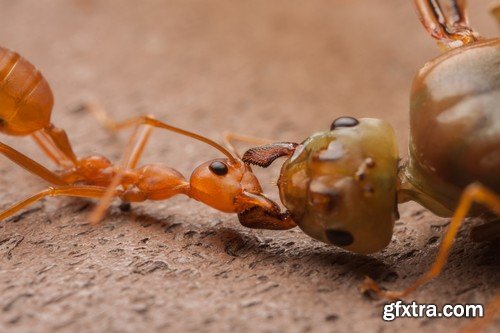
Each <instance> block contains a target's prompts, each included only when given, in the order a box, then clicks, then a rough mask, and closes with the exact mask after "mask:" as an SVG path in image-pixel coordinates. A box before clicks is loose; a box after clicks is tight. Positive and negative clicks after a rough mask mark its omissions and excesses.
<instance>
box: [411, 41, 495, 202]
mask: <svg viewBox="0 0 500 333" xmlns="http://www.w3.org/2000/svg"><path fill="white" fill-rule="evenodd" d="M499 100H500V40H499V39H495V40H485V41H480V42H476V43H472V44H470V45H466V46H462V47H459V48H456V49H454V50H452V51H449V52H446V53H444V54H443V55H441V56H440V57H438V58H436V59H435V60H433V61H430V62H429V63H427V64H426V65H425V66H424V68H423V69H422V70H421V71H420V72H419V74H418V75H417V76H416V78H415V80H414V82H413V88H412V93H411V107H410V108H411V112H410V122H411V144H410V156H411V161H410V168H411V173H412V175H413V177H417V178H418V179H417V182H418V183H419V184H420V187H421V190H424V191H425V192H427V193H432V194H433V196H435V197H440V198H442V201H443V202H445V201H446V200H445V198H447V197H456V195H455V193H453V192H454V191H457V192H458V194H459V193H460V192H459V191H460V190H461V189H462V188H464V187H465V186H467V185H468V184H470V183H472V182H474V181H479V182H481V183H483V184H488V186H489V187H490V188H491V189H492V190H495V191H500V172H498V171H499V170H500V131H499V129H498V124H499V121H500V110H499V109H498V108H499V105H498V101H499ZM450 204H451V205H454V204H455V202H454V200H453V201H450ZM449 208H450V209H452V208H453V207H451V206H450V207H449Z"/></svg>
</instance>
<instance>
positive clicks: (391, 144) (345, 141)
mask: <svg viewBox="0 0 500 333" xmlns="http://www.w3.org/2000/svg"><path fill="white" fill-rule="evenodd" d="M397 168H398V153H397V145H396V139H395V136H394V131H393V129H392V127H391V126H390V125H389V124H388V123H386V122H384V121H382V120H378V119H371V118H363V119H359V120H356V119H354V118H349V117H343V118H339V119H337V120H336V121H335V122H334V123H333V124H332V129H331V130H330V131H326V132H320V133H316V134H313V135H312V136H310V137H309V138H308V139H307V140H305V141H304V142H303V143H302V144H301V145H299V146H298V147H297V148H296V150H295V152H294V154H293V155H292V156H291V157H290V158H289V159H288V160H287V161H286V162H285V163H284V165H283V167H282V169H281V176H280V179H279V182H278V186H279V190H280V197H281V201H282V202H283V204H284V205H285V206H286V208H287V209H288V210H289V211H290V212H291V214H292V217H293V219H294V220H295V222H296V223H297V224H298V225H299V227H300V228H301V229H302V230H303V231H304V232H305V233H306V234H308V235H309V236H311V237H313V238H315V239H318V240H320V241H323V242H325V243H328V244H333V245H336V246H339V247H342V248H344V249H346V250H349V251H353V252H357V253H372V252H376V251H379V250H381V249H383V248H384V247H385V246H386V245H387V244H388V243H389V242H390V240H391V237H392V232H393V226H394V221H395V220H396V219H397V215H398V213H397V200H396V184H397V171H398V170H397Z"/></svg>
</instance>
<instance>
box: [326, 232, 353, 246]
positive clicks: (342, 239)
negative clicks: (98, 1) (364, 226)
mask: <svg viewBox="0 0 500 333" xmlns="http://www.w3.org/2000/svg"><path fill="white" fill-rule="evenodd" d="M326 238H328V240H329V241H330V242H331V243H332V244H333V245H336V246H347V245H351V244H352V242H354V237H352V235H351V233H349V232H347V231H342V230H335V229H328V230H327V231H326Z"/></svg>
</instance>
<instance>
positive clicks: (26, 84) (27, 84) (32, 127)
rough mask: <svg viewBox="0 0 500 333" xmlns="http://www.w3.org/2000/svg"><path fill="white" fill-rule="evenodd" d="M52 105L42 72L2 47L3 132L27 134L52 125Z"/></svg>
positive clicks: (0, 94) (0, 116)
mask: <svg viewBox="0 0 500 333" xmlns="http://www.w3.org/2000/svg"><path fill="white" fill-rule="evenodd" d="M53 104H54V98H53V95H52V91H51V89H50V86H49V84H48V82H47V81H46V80H45V78H44V77H43V76H42V74H41V73H40V71H38V70H37V69H36V67H35V66H33V64H31V63H30V62H29V61H28V60H26V59H25V58H23V57H22V56H20V55H19V54H18V53H16V52H13V51H10V50H9V49H6V48H3V47H0V132H3V133H5V134H9V135H27V134H31V133H33V132H35V131H37V130H39V129H42V128H45V127H47V126H49V124H50V115H51V112H52V106H53Z"/></svg>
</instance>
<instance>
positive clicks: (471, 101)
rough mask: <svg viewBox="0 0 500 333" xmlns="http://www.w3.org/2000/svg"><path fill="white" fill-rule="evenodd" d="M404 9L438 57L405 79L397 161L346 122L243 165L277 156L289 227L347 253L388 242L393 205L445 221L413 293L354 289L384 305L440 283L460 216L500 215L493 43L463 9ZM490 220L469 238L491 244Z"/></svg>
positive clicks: (389, 132)
mask: <svg viewBox="0 0 500 333" xmlns="http://www.w3.org/2000/svg"><path fill="white" fill-rule="evenodd" d="M414 2H415V5H416V7H417V11H418V13H419V16H420V19H421V21H422V23H423V24H424V26H425V28H426V29H427V31H428V32H429V34H430V35H431V36H432V37H434V38H436V39H437V40H438V42H439V45H440V47H441V48H442V49H443V50H444V53H443V54H441V55H440V56H439V57H437V58H436V59H433V60H431V61H429V62H428V63H427V64H425V65H424V67H423V68H422V69H420V71H419V72H418V74H417V75H416V76H415V78H414V81H413V87H412V90H411V98H410V125H411V131H410V146H409V158H408V159H407V160H400V159H399V158H398V152H397V145H396V139H395V135H394V131H393V129H392V128H391V126H390V125H389V124H388V123H387V122H385V121H382V120H378V119H369V118H364V119H354V118H351V117H341V118H338V119H337V120H335V121H334V122H333V123H332V125H331V128H330V129H329V130H328V131H325V132H319V133H316V134H313V135H312V136H310V137H309V138H307V139H306V140H305V141H304V142H302V143H301V144H297V143H290V142H281V143H274V144H268V145H264V146H259V147H255V148H252V149H250V150H248V151H247V152H246V153H245V154H244V156H243V160H244V161H245V162H246V163H249V164H254V165H258V166H261V167H267V166H269V165H270V164H271V163H272V162H273V161H274V160H275V159H277V158H279V157H282V156H286V157H287V159H286V161H285V162H284V164H283V166H282V168H281V174H280V177H279V180H278V187H279V193H280V198H281V201H282V203H283V205H284V206H285V207H286V208H287V210H288V212H289V214H290V216H291V218H292V219H293V220H294V221H295V222H296V223H297V225H298V226H299V227H300V228H301V229H302V230H303V231H304V232H305V233H306V234H308V235H309V236H311V237H313V238H315V239H318V240H320V241H323V242H325V243H328V244H332V245H335V246H339V247H341V248H344V249H346V250H349V251H353V252H356V253H362V254H367V253H373V252H377V251H380V250H382V249H383V248H384V247H385V246H386V245H387V244H388V243H389V242H390V240H391V237H392V233H393V226H394V222H395V221H396V220H397V219H398V209H397V205H398V204H399V203H403V202H407V201H410V200H413V201H416V202H418V203H420V204H421V205H423V206H425V207H426V208H428V209H429V210H431V211H432V212H433V213H435V214H437V215H439V216H453V218H452V221H451V224H450V226H449V228H448V231H447V233H446V235H445V236H444V239H443V242H442V245H441V248H440V252H439V254H438V257H437V259H436V261H435V263H434V264H433V266H432V267H431V269H430V270H429V271H428V272H427V273H426V274H425V275H424V276H422V277H421V278H420V279H419V280H418V281H416V282H415V283H414V284H413V285H411V286H410V287H408V288H407V289H405V290H404V291H401V292H390V291H382V290H381V289H380V288H379V287H378V286H377V285H376V284H375V283H374V282H373V281H372V280H371V279H367V280H366V281H365V282H364V285H363V287H364V288H365V289H371V290H373V291H375V292H377V293H378V294H380V295H382V296H385V297H390V298H396V297H402V296H405V295H407V294H409V293H410V292H412V291H413V290H415V289H416V288H418V287H419V286H420V285H422V284H424V283H425V282H427V281H428V280H430V279H431V278H433V277H434V276H436V275H438V274H439V273H440V271H441V270H442V267H443V266H444V264H445V263H446V260H447V257H448V254H449V251H450V248H451V245H452V243H453V240H454V238H455V236H456V234H457V231H458V229H459V227H460V226H461V224H462V222H463V220H464V218H465V217H466V216H479V215H481V216H484V213H485V212H486V211H491V212H493V213H494V214H497V215H498V214H500V197H499V196H498V193H499V192H500V39H483V38H481V37H479V35H478V34H477V33H476V32H475V31H474V30H473V29H472V28H471V27H470V26H469V24H468V19H467V15H466V4H465V1H449V3H450V6H449V8H448V10H444V7H443V6H442V5H441V4H440V2H439V1H431V0H414ZM473 203H479V204H480V205H477V206H476V205H474V206H473ZM256 210H257V208H256V209H253V210H250V211H248V212H244V213H240V214H239V218H240V220H242V221H246V223H247V224H248V223H249V222H248V220H252V219H259V218H260V216H262V215H265V213H264V212H258V211H256ZM491 212H490V214H491ZM493 216H494V215H493V214H492V215H491V216H490V218H489V219H487V220H488V221H487V223H485V224H482V225H480V226H477V227H475V228H474V230H473V236H474V237H475V238H476V239H479V240H485V239H491V238H494V237H499V236H500V221H499V220H498V218H494V217H493Z"/></svg>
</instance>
